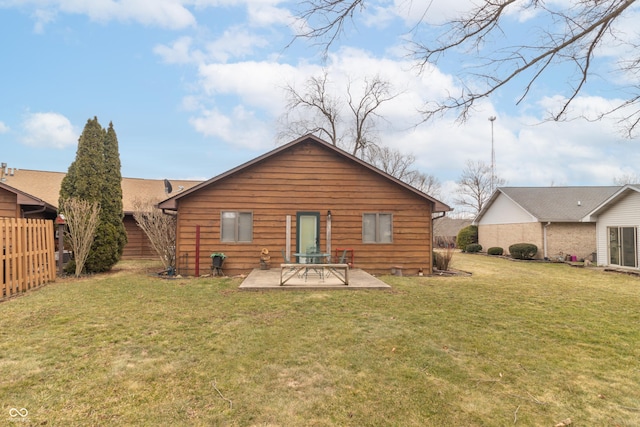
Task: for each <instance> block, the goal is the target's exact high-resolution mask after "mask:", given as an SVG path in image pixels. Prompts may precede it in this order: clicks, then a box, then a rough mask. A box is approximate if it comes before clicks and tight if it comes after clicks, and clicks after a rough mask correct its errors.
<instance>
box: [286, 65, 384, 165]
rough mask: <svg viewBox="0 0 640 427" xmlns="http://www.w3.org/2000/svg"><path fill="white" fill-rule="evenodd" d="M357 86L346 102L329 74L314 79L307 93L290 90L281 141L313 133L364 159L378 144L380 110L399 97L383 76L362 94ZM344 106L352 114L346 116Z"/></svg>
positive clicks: (371, 80) (350, 86)
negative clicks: (336, 92)
mask: <svg viewBox="0 0 640 427" xmlns="http://www.w3.org/2000/svg"><path fill="white" fill-rule="evenodd" d="M354 86H355V85H354V84H353V83H352V82H350V83H349V84H347V87H346V99H345V100H343V99H341V98H340V97H339V96H337V95H334V94H332V92H331V90H330V88H329V80H328V73H327V71H326V70H324V71H323V73H322V74H321V75H320V76H316V77H310V78H309V79H308V80H307V82H306V84H305V87H304V91H303V92H299V91H298V90H297V89H296V88H295V87H293V86H292V85H288V86H286V87H285V88H284V90H285V96H286V97H287V105H286V110H285V112H284V114H283V115H282V116H281V117H280V120H279V121H280V127H281V128H282V130H281V131H280V132H279V135H278V138H279V139H280V140H282V139H284V138H287V139H289V138H292V137H293V138H297V137H300V136H302V135H304V134H307V133H312V134H316V135H318V136H320V137H321V138H326V139H328V140H329V142H331V143H332V144H333V145H335V146H339V147H340V148H343V149H345V150H348V151H349V152H351V154H353V155H355V156H363V153H364V149H365V148H366V147H368V146H370V145H372V144H375V141H376V138H377V121H378V120H380V119H381V118H382V116H381V115H380V114H379V113H378V109H379V108H380V107H381V106H382V104H384V103H385V102H387V101H390V100H392V99H393V98H395V97H396V96H397V94H394V93H392V87H391V84H390V83H389V82H386V81H384V80H382V78H381V77H380V76H374V77H371V78H365V79H364V84H363V86H362V91H361V92H359V91H358V90H357V88H355V87H354ZM343 105H344V106H346V107H348V111H349V113H344V112H343V109H342V108H341V106H343Z"/></svg>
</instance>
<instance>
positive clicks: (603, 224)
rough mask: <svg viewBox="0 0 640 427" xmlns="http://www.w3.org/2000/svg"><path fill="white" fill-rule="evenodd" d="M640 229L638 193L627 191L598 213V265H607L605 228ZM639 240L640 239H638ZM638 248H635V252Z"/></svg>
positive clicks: (607, 241)
mask: <svg viewBox="0 0 640 427" xmlns="http://www.w3.org/2000/svg"><path fill="white" fill-rule="evenodd" d="M612 226H613V227H640V193H638V192H636V191H633V190H629V193H628V194H627V195H626V196H624V197H623V198H621V199H619V200H617V201H616V202H615V203H613V204H612V205H611V206H610V207H609V208H608V209H607V210H605V211H604V212H602V213H600V214H599V215H598V218H597V223H596V242H597V245H598V265H607V264H609V247H608V246H609V236H608V234H607V227H612ZM638 240H640V239H638ZM637 250H638V248H636V251H637Z"/></svg>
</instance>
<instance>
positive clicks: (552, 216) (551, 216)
mask: <svg viewBox="0 0 640 427" xmlns="http://www.w3.org/2000/svg"><path fill="white" fill-rule="evenodd" d="M619 189H620V186H601V187H500V188H498V189H497V190H496V192H495V193H494V194H493V196H492V198H491V200H490V202H489V203H487V205H486V206H485V208H484V209H483V211H482V212H481V213H480V215H478V218H476V221H478V220H479V219H480V217H481V216H482V215H483V214H484V213H485V212H486V210H487V209H489V206H490V205H491V203H492V202H493V201H494V200H495V199H496V197H497V196H498V195H499V194H500V193H501V194H504V195H505V196H506V197H508V198H509V199H511V200H512V201H513V202H515V203H517V204H518V205H520V206H521V207H522V208H523V209H524V210H526V211H527V212H528V213H530V214H531V215H532V216H534V217H535V218H537V220H538V221H541V222H542V221H557V222H574V221H575V222H577V221H580V220H581V219H582V218H583V217H584V216H585V215H587V214H588V213H589V212H591V211H592V210H593V209H594V208H595V207H596V206H598V205H599V204H601V203H602V202H603V201H605V200H606V199H607V198H609V197H611V195H612V194H614V193H615V192H616V191H618V190H619Z"/></svg>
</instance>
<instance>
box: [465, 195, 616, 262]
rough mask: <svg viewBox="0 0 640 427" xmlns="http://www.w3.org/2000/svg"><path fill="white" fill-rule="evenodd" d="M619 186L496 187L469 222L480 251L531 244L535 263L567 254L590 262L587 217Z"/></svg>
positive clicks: (592, 238)
mask: <svg viewBox="0 0 640 427" xmlns="http://www.w3.org/2000/svg"><path fill="white" fill-rule="evenodd" d="M619 189H620V187H619V186H610V187H609V186H602V187H501V188H498V189H497V190H496V191H495V192H494V193H493V195H492V197H491V199H490V200H489V201H488V202H487V203H486V204H485V206H484V208H483V209H482V211H481V212H480V213H479V214H478V216H477V217H476V219H475V220H474V224H475V225H477V226H478V243H480V245H482V248H483V249H484V250H486V249H488V248H490V247H496V246H497V247H501V248H503V249H504V250H505V253H506V252H508V250H509V246H511V245H512V244H514V243H533V244H535V245H536V246H537V247H538V254H537V255H536V258H550V259H553V258H559V257H562V258H564V257H566V256H567V255H573V256H575V257H576V258H577V259H592V256H593V254H594V253H595V252H596V223H595V218H594V219H591V218H589V217H588V216H587V215H588V214H589V213H590V212H592V211H593V210H594V209H595V208H596V207H597V206H599V205H600V204H601V203H602V202H603V201H605V200H607V199H608V198H609V197H611V196H612V195H613V194H614V193H616V191H618V190H619Z"/></svg>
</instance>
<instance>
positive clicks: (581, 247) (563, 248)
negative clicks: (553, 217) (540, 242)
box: [547, 222, 596, 260]
mask: <svg viewBox="0 0 640 427" xmlns="http://www.w3.org/2000/svg"><path fill="white" fill-rule="evenodd" d="M595 251H596V225H595V223H579V222H573V223H551V225H550V226H548V227H547V252H548V254H549V257H550V258H551V257H557V256H560V254H562V255H576V257H577V258H578V260H580V259H583V258H584V259H589V260H591V254H592V253H594V252H595Z"/></svg>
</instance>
